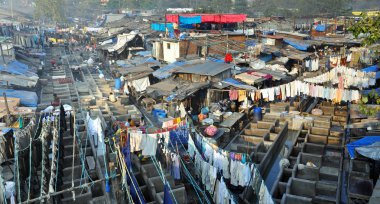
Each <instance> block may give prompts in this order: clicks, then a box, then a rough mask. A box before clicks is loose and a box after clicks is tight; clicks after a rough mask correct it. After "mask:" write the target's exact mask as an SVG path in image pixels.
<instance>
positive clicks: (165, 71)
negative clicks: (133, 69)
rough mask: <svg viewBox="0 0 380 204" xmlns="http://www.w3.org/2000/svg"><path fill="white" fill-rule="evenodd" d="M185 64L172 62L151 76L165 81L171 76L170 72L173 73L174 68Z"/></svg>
mask: <svg viewBox="0 0 380 204" xmlns="http://www.w3.org/2000/svg"><path fill="white" fill-rule="evenodd" d="M185 64H186V62H173V63H171V64H168V65H166V66H164V67H162V68H160V69H158V70H156V71H154V72H153V76H155V77H156V78H158V79H166V78H168V77H170V76H171V75H172V71H174V69H175V68H176V67H181V66H183V65H185Z"/></svg>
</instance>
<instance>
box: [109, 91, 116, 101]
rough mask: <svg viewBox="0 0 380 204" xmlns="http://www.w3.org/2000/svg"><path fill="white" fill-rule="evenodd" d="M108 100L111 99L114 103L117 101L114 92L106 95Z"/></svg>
mask: <svg viewBox="0 0 380 204" xmlns="http://www.w3.org/2000/svg"><path fill="white" fill-rule="evenodd" d="M108 100H109V101H111V102H112V103H115V102H116V101H117V99H116V96H115V94H113V92H111V93H110V95H109V96H108Z"/></svg>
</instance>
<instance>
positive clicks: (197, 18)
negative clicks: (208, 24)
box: [179, 16, 202, 24]
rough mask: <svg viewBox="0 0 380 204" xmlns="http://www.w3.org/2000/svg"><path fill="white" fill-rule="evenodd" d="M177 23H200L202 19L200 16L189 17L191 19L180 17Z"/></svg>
mask: <svg viewBox="0 0 380 204" xmlns="http://www.w3.org/2000/svg"><path fill="white" fill-rule="evenodd" d="M179 23H180V24H196V23H202V17H201V16H191V17H185V16H180V17H179Z"/></svg>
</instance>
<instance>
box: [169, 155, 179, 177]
mask: <svg viewBox="0 0 380 204" xmlns="http://www.w3.org/2000/svg"><path fill="white" fill-rule="evenodd" d="M171 160H172V176H173V178H174V179H177V180H179V179H181V173H180V165H179V164H180V162H179V156H178V155H177V154H172V155H171Z"/></svg>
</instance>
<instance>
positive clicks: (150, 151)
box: [141, 134, 158, 156]
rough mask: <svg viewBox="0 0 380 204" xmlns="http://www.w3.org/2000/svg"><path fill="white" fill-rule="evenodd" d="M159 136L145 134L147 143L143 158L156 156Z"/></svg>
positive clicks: (144, 147)
mask: <svg viewBox="0 0 380 204" xmlns="http://www.w3.org/2000/svg"><path fill="white" fill-rule="evenodd" d="M157 138H158V136H157V134H145V142H144V144H143V151H142V153H141V154H142V155H143V156H155V155H156V150H157Z"/></svg>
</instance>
